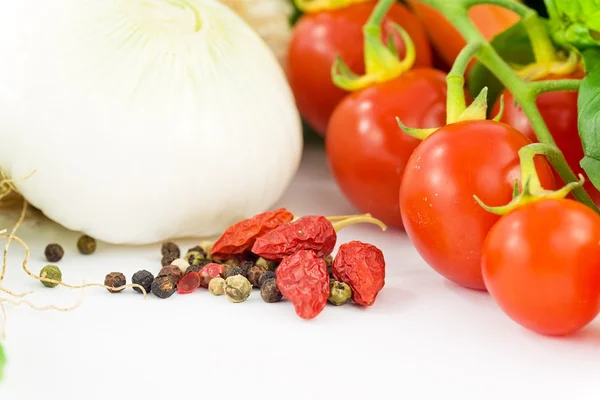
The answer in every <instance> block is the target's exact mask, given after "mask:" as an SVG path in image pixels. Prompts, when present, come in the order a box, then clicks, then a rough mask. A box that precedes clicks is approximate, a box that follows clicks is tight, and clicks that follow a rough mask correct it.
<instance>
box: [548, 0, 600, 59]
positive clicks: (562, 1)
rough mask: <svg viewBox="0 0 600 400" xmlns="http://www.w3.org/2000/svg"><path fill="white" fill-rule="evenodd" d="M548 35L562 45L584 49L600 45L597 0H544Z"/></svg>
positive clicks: (599, 5)
mask: <svg viewBox="0 0 600 400" xmlns="http://www.w3.org/2000/svg"><path fill="white" fill-rule="evenodd" d="M544 1H545V3H546V8H547V10H548V15H549V16H550V35H551V36H552V39H553V40H554V41H555V42H556V43H557V44H559V45H561V46H563V47H574V48H576V49H578V50H585V49H588V48H590V47H598V46H600V41H599V40H598V39H599V38H600V1H599V0H544Z"/></svg>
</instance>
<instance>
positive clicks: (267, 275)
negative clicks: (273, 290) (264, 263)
mask: <svg viewBox="0 0 600 400" xmlns="http://www.w3.org/2000/svg"><path fill="white" fill-rule="evenodd" d="M268 279H275V272H273V271H265V272H263V274H262V275H261V276H260V278H259V279H258V286H259V287H262V285H263V283H264V282H265V281H266V280H268Z"/></svg>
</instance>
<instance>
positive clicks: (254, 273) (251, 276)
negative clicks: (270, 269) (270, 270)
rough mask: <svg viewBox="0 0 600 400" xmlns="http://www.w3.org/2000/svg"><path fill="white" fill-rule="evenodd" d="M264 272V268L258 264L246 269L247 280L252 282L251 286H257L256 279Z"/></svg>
mask: <svg viewBox="0 0 600 400" xmlns="http://www.w3.org/2000/svg"><path fill="white" fill-rule="evenodd" d="M264 273H265V269H264V268H263V267H259V266H258V265H255V266H253V267H252V268H250V269H249V270H248V280H249V281H250V283H251V284H252V286H253V287H255V288H259V287H260V286H259V284H258V281H259V279H260V277H261V276H262V274H264Z"/></svg>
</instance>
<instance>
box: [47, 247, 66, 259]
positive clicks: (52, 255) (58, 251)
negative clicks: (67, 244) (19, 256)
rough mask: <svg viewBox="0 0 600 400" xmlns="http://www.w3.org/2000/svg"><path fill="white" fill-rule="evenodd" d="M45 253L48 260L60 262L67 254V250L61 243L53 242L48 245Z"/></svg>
mask: <svg viewBox="0 0 600 400" xmlns="http://www.w3.org/2000/svg"><path fill="white" fill-rule="evenodd" d="M44 254H45V255H46V260H48V261H50V262H59V261H60V260H61V259H62V258H63V256H64V255H65V251H64V250H63V248H62V247H61V246H60V244H56V243H51V244H49V245H48V246H46V250H45V251H44Z"/></svg>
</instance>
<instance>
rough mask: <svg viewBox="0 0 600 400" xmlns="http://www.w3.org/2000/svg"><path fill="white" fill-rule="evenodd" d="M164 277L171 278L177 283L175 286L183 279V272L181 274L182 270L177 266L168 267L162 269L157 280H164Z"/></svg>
mask: <svg viewBox="0 0 600 400" xmlns="http://www.w3.org/2000/svg"><path fill="white" fill-rule="evenodd" d="M163 276H168V277H170V278H171V279H172V280H173V281H174V282H175V284H177V283H178V282H179V280H180V279H181V278H182V277H183V272H181V269H180V268H179V267H178V266H176V265H167V266H164V267H162V269H161V270H160V272H159V273H158V275H157V278H162V277H163Z"/></svg>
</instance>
